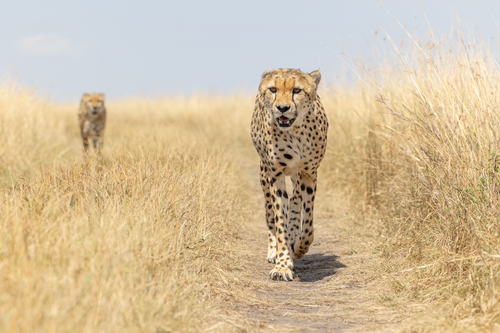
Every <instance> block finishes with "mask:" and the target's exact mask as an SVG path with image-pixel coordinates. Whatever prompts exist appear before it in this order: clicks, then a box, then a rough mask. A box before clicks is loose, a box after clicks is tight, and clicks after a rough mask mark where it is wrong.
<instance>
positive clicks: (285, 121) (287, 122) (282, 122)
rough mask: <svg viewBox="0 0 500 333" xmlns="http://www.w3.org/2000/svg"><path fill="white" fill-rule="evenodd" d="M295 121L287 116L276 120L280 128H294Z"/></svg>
mask: <svg viewBox="0 0 500 333" xmlns="http://www.w3.org/2000/svg"><path fill="white" fill-rule="evenodd" d="M294 121H295V118H288V117H285V116H281V117H278V118H276V123H277V124H278V126H279V127H290V126H292V124H293V122H294Z"/></svg>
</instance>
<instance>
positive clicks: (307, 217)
mask: <svg viewBox="0 0 500 333" xmlns="http://www.w3.org/2000/svg"><path fill="white" fill-rule="evenodd" d="M316 180H317V173H316V171H314V172H313V173H312V175H309V174H307V173H305V172H302V173H301V174H300V183H301V184H300V189H301V193H302V199H303V200H302V202H303V206H302V208H303V210H302V232H301V233H300V237H299V238H298V239H296V240H295V244H294V246H293V257H294V258H297V259H301V258H302V257H303V256H305V254H306V253H307V251H309V246H311V244H312V242H313V240H314V229H313V211H314V196H315V194H316Z"/></svg>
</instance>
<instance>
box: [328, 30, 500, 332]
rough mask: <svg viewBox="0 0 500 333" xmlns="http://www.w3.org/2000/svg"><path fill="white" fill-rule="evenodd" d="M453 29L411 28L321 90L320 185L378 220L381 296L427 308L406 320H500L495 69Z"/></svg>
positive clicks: (422, 327) (415, 326)
mask: <svg viewBox="0 0 500 333" xmlns="http://www.w3.org/2000/svg"><path fill="white" fill-rule="evenodd" d="M455 36H458V37H457V38H456V39H453V40H449V39H442V40H435V39H434V36H432V35H431V38H430V39H431V41H430V42H429V43H424V42H421V41H416V40H413V39H411V38H410V39H409V42H410V43H411V45H410V46H408V47H404V48H402V47H395V48H394V50H395V51H394V57H393V58H391V59H387V63H386V65H385V66H381V67H378V68H375V69H372V70H367V69H366V68H367V67H368V66H366V65H365V64H363V65H364V66H363V71H362V72H361V73H360V81H359V84H358V85H356V86H355V87H354V88H353V89H349V90H347V89H345V88H342V87H341V88H336V89H334V90H335V95H334V97H333V100H332V101H331V102H332V103H333V104H332V105H331V109H330V110H333V114H332V115H331V116H330V119H337V120H338V122H337V123H335V124H334V128H333V129H332V132H333V133H335V135H336V136H337V139H336V140H335V141H333V140H331V141H330V148H331V149H330V152H331V154H332V155H330V159H329V163H328V166H327V168H328V172H329V173H330V170H331V171H333V173H330V175H334V172H335V170H337V171H336V172H337V173H338V174H339V176H338V177H335V178H333V179H332V180H331V182H330V184H332V185H333V184H338V185H341V187H343V188H344V189H345V191H346V193H347V195H349V196H350V198H351V201H352V202H353V203H355V202H356V201H359V199H360V198H363V199H364V200H361V203H360V204H358V205H357V206H355V207H357V208H358V209H359V210H360V211H363V212H364V217H365V218H366V220H367V221H372V220H373V219H375V220H377V221H378V222H376V223H372V224H371V227H375V231H376V232H378V233H379V238H380V241H379V245H378V247H377V248H376V251H377V252H378V253H380V254H381V255H382V256H384V257H385V258H386V259H387V266H386V270H387V272H386V274H385V275H386V279H387V282H388V283H390V284H392V286H393V290H394V294H393V295H385V296H384V298H385V299H386V300H387V301H389V302H393V303H394V305H396V306H400V305H403V304H404V303H407V302H409V301H415V300H417V301H419V302H423V303H424V304H426V305H427V306H428V307H430V308H432V309H433V310H432V312H430V313H429V312H425V314H424V315H423V316H421V317H419V318H412V319H411V320H409V321H407V324H406V326H404V328H403V330H408V331H429V332H435V331H453V332H455V331H474V332H477V331H490V330H499V329H500V302H499V296H498V291H499V290H498V283H499V282H500V280H499V278H498V276H499V273H500V238H499V235H500V222H499V217H500V216H499V209H498V207H499V204H500V200H499V195H500V187H499V186H500V184H499V181H500V173H499V172H500V169H499V168H500V164H499V163H500V113H499V111H498V105H499V102H500V86H499V84H500V71H499V69H500V68H499V66H498V64H497V63H496V61H495V59H494V58H493V56H492V55H491V54H490V53H489V51H488V49H487V48H486V47H483V46H481V45H479V43H477V42H476V40H474V39H473V38H467V36H463V35H461V34H457V35H455ZM334 117H335V118H334ZM331 136H332V135H331ZM352 199H354V200H352ZM375 235H376V233H375Z"/></svg>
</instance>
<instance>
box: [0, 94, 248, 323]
mask: <svg viewBox="0 0 500 333" xmlns="http://www.w3.org/2000/svg"><path fill="white" fill-rule="evenodd" d="M0 97H1V98H2V99H1V104H0V105H1V106H0V108H1V109H0V114H1V115H2V117H3V118H2V122H1V124H2V128H1V129H2V131H1V132H0V137H1V138H2V140H5V141H3V142H2V146H1V147H2V163H1V167H2V170H1V171H2V173H1V174H2V177H3V180H4V181H3V183H4V185H3V186H2V187H0V230H2V233H1V236H0V295H1V296H0V331H5V332H50V331H57V332H69V331H79V332H96V331H100V332H124V331H131V332H139V331H140V332H143V331H147V332H170V331H200V330H202V329H206V328H209V327H210V326H213V325H217V322H218V321H219V319H217V317H214V313H216V312H215V306H214V304H216V295H213V293H212V291H211V288H209V285H210V283H214V282H216V280H217V279H218V276H219V273H218V271H219V270H220V269H221V268H220V265H221V264H225V262H224V260H223V259H224V258H225V257H226V252H227V249H226V246H227V245H226V244H227V242H228V241H229V240H228V239H226V238H229V239H230V238H231V237H232V233H234V231H232V230H231V228H232V227H234V213H233V211H232V210H231V207H232V203H233V201H234V200H235V198H236V197H237V196H236V194H237V193H236V192H237V190H238V185H237V184H238V182H237V181H236V180H235V178H236V175H237V173H238V170H237V169H236V165H235V164H233V163H232V162H231V160H230V158H229V157H230V154H231V152H232V150H233V148H232V147H231V144H230V142H237V140H238V134H236V135H233V138H232V140H233V141H229V139H230V138H229V136H230V135H232V134H231V132H230V131H229V130H228V129H229V128H231V126H232V125H237V124H238V122H239V117H240V116H241V115H242V114H243V112H242V111H244V112H246V111H247V110H246V109H245V106H247V105H245V104H244V103H242V102H241V100H242V98H236V97H235V98H225V99H217V98H208V97H199V98H197V97H193V98H190V99H189V100H187V99H170V100H157V101H149V102H145V101H139V100H130V101H126V102H120V103H109V105H108V110H109V113H110V116H109V123H108V128H107V131H106V133H105V148H104V152H103V155H102V157H100V158H97V157H95V156H94V157H91V158H89V159H87V160H84V159H82V153H81V142H80V138H79V133H78V126H77V121H76V108H77V106H76V105H71V106H70V105H68V106H54V105H50V104H49V103H46V102H44V101H42V100H39V99H38V98H36V97H34V96H33V95H32V94H31V93H29V92H23V91H21V92H20V91H17V90H15V89H7V88H4V89H3V90H2V91H0ZM242 108H243V109H242ZM222 129H224V132H221V130H222ZM62 151H63V152H64V153H63V154H61V152H62ZM63 155H64V157H63ZM55 162H57V163H56V164H57V165H54V163H55Z"/></svg>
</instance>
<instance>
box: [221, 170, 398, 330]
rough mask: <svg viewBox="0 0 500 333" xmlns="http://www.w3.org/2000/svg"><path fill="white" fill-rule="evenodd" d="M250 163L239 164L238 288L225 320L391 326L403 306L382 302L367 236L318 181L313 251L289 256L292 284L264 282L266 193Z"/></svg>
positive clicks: (261, 325) (252, 325)
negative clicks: (242, 196) (242, 192)
mask: <svg viewBox="0 0 500 333" xmlns="http://www.w3.org/2000/svg"><path fill="white" fill-rule="evenodd" d="M255 162H256V161H255ZM255 162H253V161H252V162H249V164H246V165H245V166H244V167H243V168H244V174H245V175H247V177H246V179H244V180H243V179H242V180H241V181H242V182H243V181H244V182H246V183H247V184H248V185H247V189H248V200H247V202H246V203H245V205H246V206H245V207H244V209H243V211H242V212H241V216H242V220H241V223H242V225H241V232H240V236H241V240H240V241H239V242H238V244H237V245H236V248H235V249H233V251H234V253H235V257H236V258H234V259H235V261H236V262H237V265H236V268H235V269H234V271H233V274H234V275H233V277H234V280H235V281H236V283H235V284H236V285H233V286H232V287H231V290H230V291H229V292H228V294H227V298H226V299H225V300H224V301H225V302H224V303H225V304H224V305H223V308H224V309H225V311H226V315H227V317H226V318H225V321H226V323H231V324H232V325H233V327H235V328H236V330H237V331H241V332H276V331H283V332H378V331H379V332H390V331H395V330H397V328H398V326H399V325H398V323H400V322H401V320H402V319H404V318H405V317H406V316H407V315H408V313H407V309H406V310H404V311H403V309H402V308H401V307H398V306H395V304H394V303H391V302H390V301H389V302H388V301H387V300H384V301H381V297H383V296H381V295H384V289H383V288H387V284H386V283H382V282H381V280H380V279H377V278H376V276H377V275H378V276H380V270H381V269H380V264H381V262H380V259H377V256H376V255H374V254H373V245H371V243H370V242H371V239H372V238H373V237H372V236H371V235H369V234H367V233H366V232H364V231H363V227H362V226H361V225H360V224H359V222H357V221H356V218H355V214H353V213H352V212H349V211H348V205H346V204H345V203H344V202H342V198H341V197H340V196H336V195H335V194H332V193H329V192H328V191H326V189H325V188H321V185H322V184H321V179H320V180H319V181H320V182H319V185H318V195H317V202H316V207H315V240H314V243H313V246H312V248H310V250H309V253H308V254H307V255H306V256H305V257H304V258H303V259H302V260H295V270H296V272H295V273H296V276H295V279H294V280H293V281H292V282H279V281H272V280H270V278H269V271H270V270H271V269H272V264H269V263H268V262H267V260H266V255H267V243H266V242H267V230H266V225H265V220H264V198H263V195H262V191H261V188H260V184H259V179H258V175H259V167H258V165H257V164H255ZM319 177H321V170H320V174H319ZM372 243H373V242H372ZM403 312H405V313H403Z"/></svg>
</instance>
